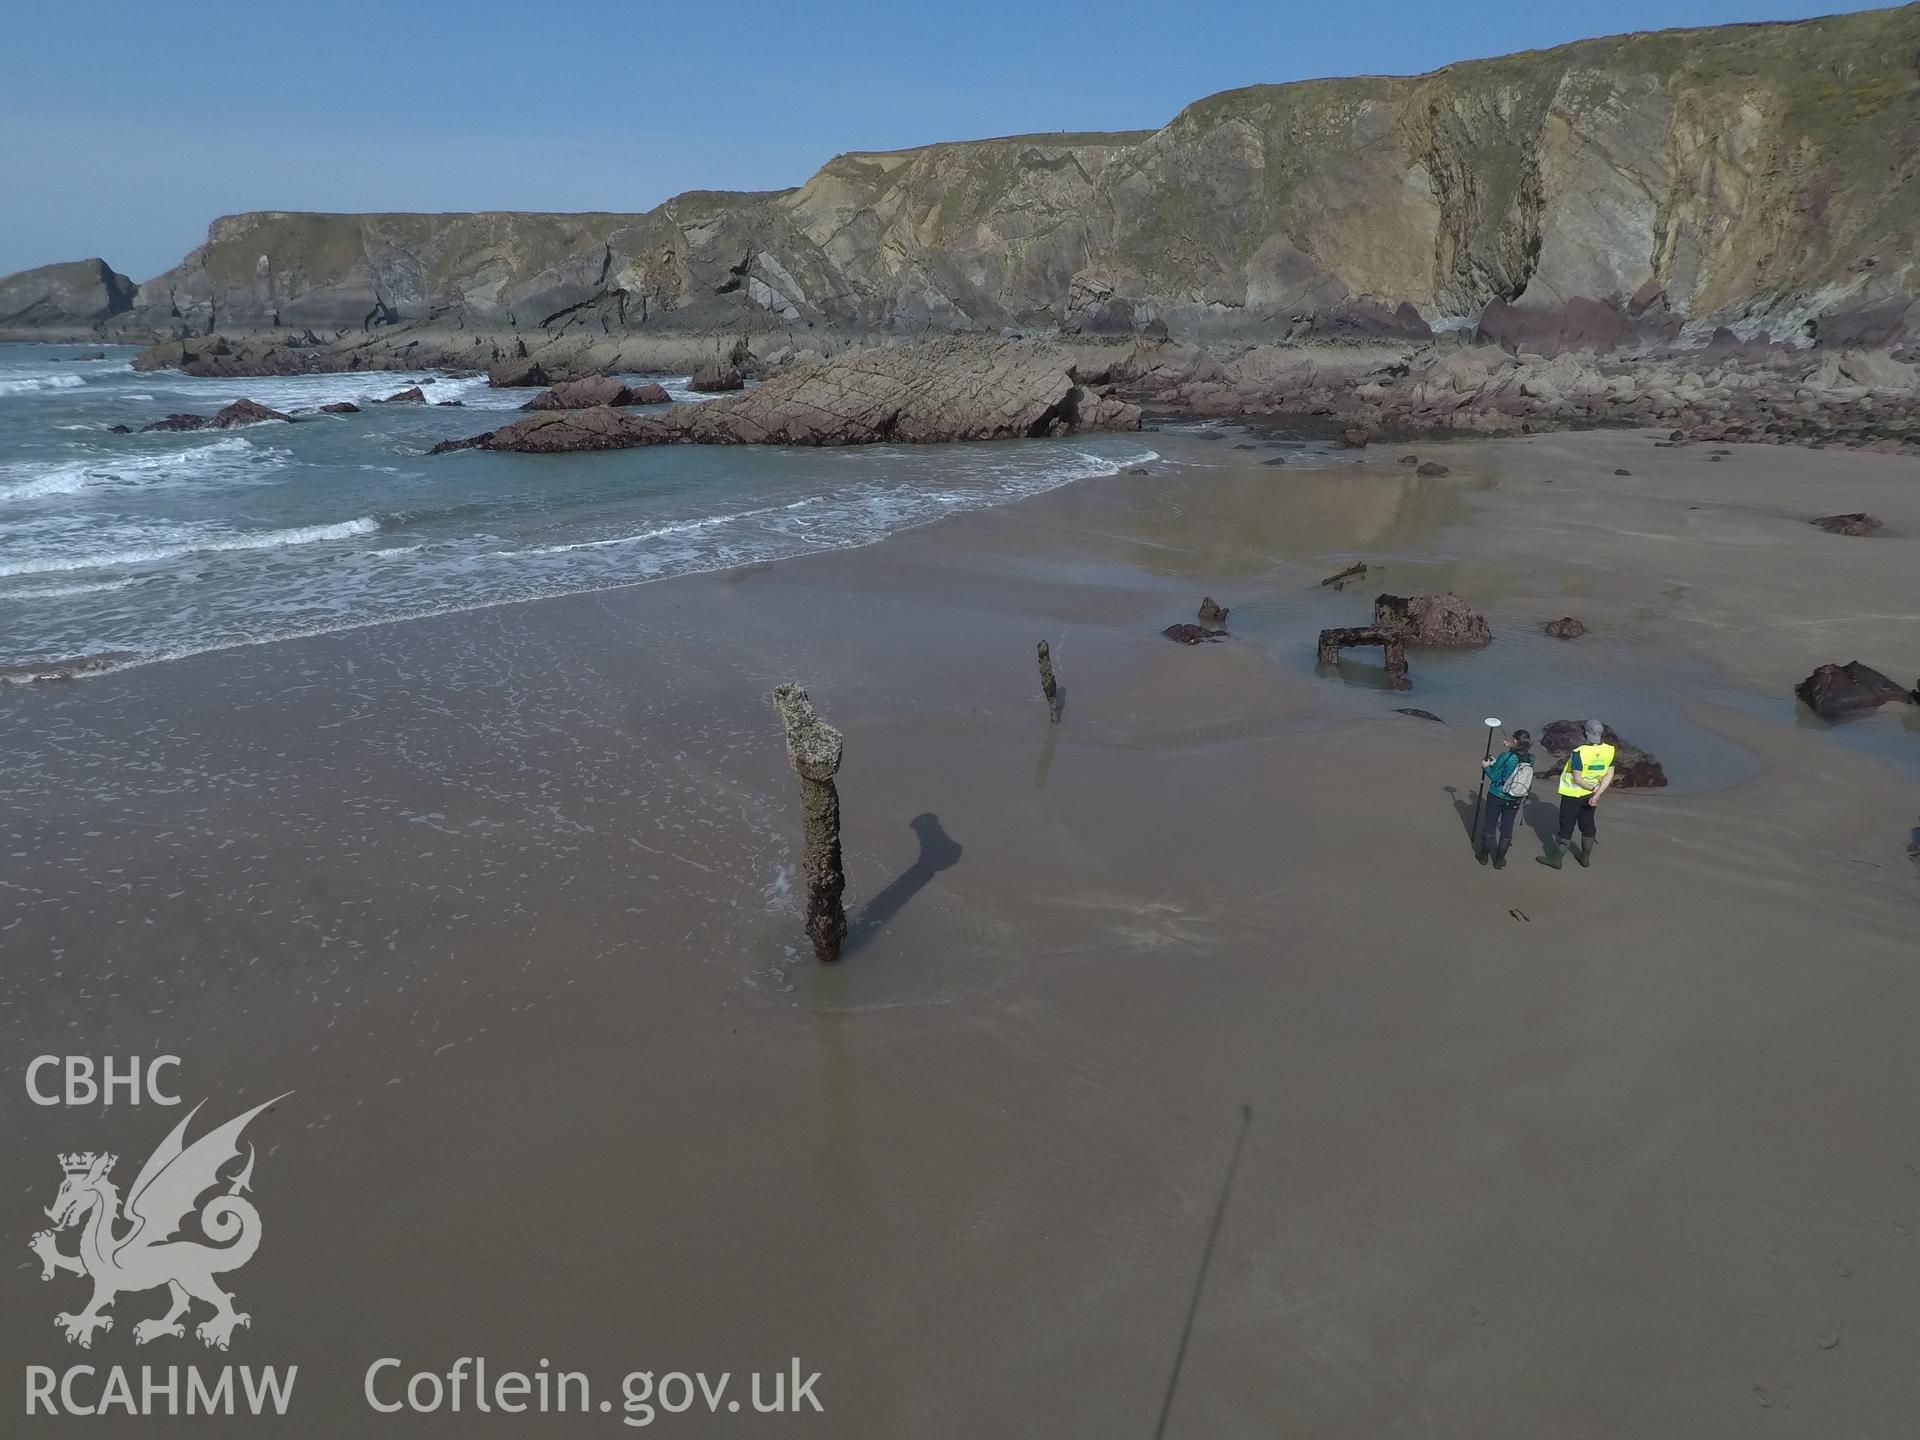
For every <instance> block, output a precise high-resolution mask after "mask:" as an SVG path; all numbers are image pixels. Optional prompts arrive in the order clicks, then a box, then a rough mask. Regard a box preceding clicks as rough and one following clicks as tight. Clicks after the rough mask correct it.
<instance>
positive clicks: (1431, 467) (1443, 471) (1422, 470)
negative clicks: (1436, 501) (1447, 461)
mask: <svg viewBox="0 0 1920 1440" xmlns="http://www.w3.org/2000/svg"><path fill="white" fill-rule="evenodd" d="M1413 473H1414V474H1416V475H1424V476H1426V477H1427V478H1428V479H1429V480H1437V479H1438V478H1439V477H1440V476H1442V475H1451V474H1452V473H1453V472H1452V471H1451V470H1449V469H1448V468H1447V467H1446V466H1444V465H1442V464H1441V463H1440V462H1439V461H1438V460H1429V461H1427V463H1426V464H1424V465H1422V466H1420V467H1419V468H1418V469H1417V470H1415V471H1414V472H1413Z"/></svg>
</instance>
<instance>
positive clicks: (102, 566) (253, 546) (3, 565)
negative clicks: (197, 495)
mask: <svg viewBox="0 0 1920 1440" xmlns="http://www.w3.org/2000/svg"><path fill="white" fill-rule="evenodd" d="M379 528H380V522H379V521H377V520H375V519H374V518H373V517H372V516H371V515H362V516H361V517H360V518H359V519H357V520H343V521H341V522H340V523H339V524H337V525H296V526H293V527H291V528H289V529H286V530H261V531H257V532H254V533H252V534H240V535H205V536H200V537H197V538H195V539H192V540H188V541H183V542H181V543H179V544H174V545H143V546H139V547H136V548H134V549H129V550H103V551H97V552H93V553H90V554H83V555H66V556H48V557H45V558H42V559H33V560H18V561H10V562H0V575H7V576H11V575H52V574H56V573H61V572H65V571H69V570H112V569H117V568H118V567H120V566H123V565H151V564H155V563H157V562H159V561H163V560H178V559H181V558H182V557H184V556H187V555H205V554H210V553H213V552H216V551H222V550H283V549H287V548H289V547H291V546H295V545H317V544H321V543H323V542H325V541H328V540H349V539H351V538H353V537H354V536H355V535H371V534H372V533H373V532H374V531H376V530H378V529H379Z"/></svg>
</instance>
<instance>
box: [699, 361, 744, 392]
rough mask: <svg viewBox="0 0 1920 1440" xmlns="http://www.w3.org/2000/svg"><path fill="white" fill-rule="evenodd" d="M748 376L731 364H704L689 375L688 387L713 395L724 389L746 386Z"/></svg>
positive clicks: (736, 388) (737, 388)
mask: <svg viewBox="0 0 1920 1440" xmlns="http://www.w3.org/2000/svg"><path fill="white" fill-rule="evenodd" d="M746 383H747V377H746V376H745V375H742V374H741V373H740V372H739V371H738V370H737V369H735V368H734V367H733V366H731V365H723V364H714V365H702V366H701V367H700V368H699V369H697V370H695V371H694V372H693V374H691V375H689V376H688V377H687V388H688V389H689V390H697V391H699V392H700V393H701V394H703V395H712V394H716V393H718V392H720V391H724V390H739V389H742V388H744V387H745V385H746Z"/></svg>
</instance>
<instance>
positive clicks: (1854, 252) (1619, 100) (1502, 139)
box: [116, 5, 1920, 349]
mask: <svg viewBox="0 0 1920 1440" xmlns="http://www.w3.org/2000/svg"><path fill="white" fill-rule="evenodd" d="M1917 251H1920V5H1908V6H1904V7H1901V8H1899V9H1892V10H1880V11H1870V12H1865V13H1861V14H1855V15H1846V16H1837V17H1832V18H1827V19H1821V20H1813V21H1805V22H1800V23H1795V24H1769V25H1746V26H1726V27H1719V28H1714V29H1706V30H1691V31H1666V32H1658V33H1652V34H1640V35H1629V36H1622V37H1617V38H1610V39H1602V40H1594V41H1585V42H1581V43H1578V44H1573V45H1567V46H1562V47H1560V48H1558V49H1554V50H1547V51H1539V52H1533V53H1528V54H1522V55H1514V56H1508V57H1505V58H1502V59H1497V60H1488V61H1479V62H1473V63H1468V64H1461V65H1455V66H1449V67H1448V68H1446V69H1444V70H1439V71H1436V72H1434V73H1432V74H1430V75H1423V76H1417V77H1411V78H1386V77H1375V78H1364V79H1353V80H1322V81H1308V82H1303V83H1298V84H1290V85H1273V86H1256V87H1253V88H1250V89H1245V90H1235V91H1229V92H1227V93H1224V94H1221V95H1216V96H1213V97H1211V98H1209V99H1206V100H1202V101H1200V102H1198V103H1196V104H1194V105H1192V106H1189V107H1188V108H1187V109H1186V110H1184V111H1182V112H1181V113H1180V114H1179V115H1177V116H1175V117H1174V119H1173V120H1172V121H1171V122H1169V123H1168V124H1167V125H1166V126H1164V127H1163V128H1161V129H1159V130H1157V131H1153V132H1150V133H1149V132H1143V133H1131V134H1092V135H1064V134H1056V135H1038V136H1024V137H1016V138H1010V139H999V140H985V141H973V142H966V143H958V144H946V145H933V146H928V147H925V148H923V149H918V150H907V151H897V152H890V153H884V154H851V155H843V156H840V157H839V158H837V159H835V160H833V161H831V162H830V163H828V164H827V165H826V166H825V167H824V168H822V169H821V170H820V171H819V172H818V173H817V174H816V175H814V176H813V177H812V178H811V179H810V180H808V181H807V183H806V184H804V185H802V186H800V187H799V188H798V189H795V190H788V191H779V192H771V193H763V194H722V193H709V192H696V193H691V194H687V195H681V196H678V197H676V198H674V199H673V200H671V201H668V202H667V203H666V204H664V205H662V206H660V207H659V208H657V209H655V210H652V211H649V212H647V213H645V214H642V215H614V214H605V215H524V214H470V215H304V214H288V213H278V212H276V213H263V214H252V215H239V216H232V217H228V218H226V219H222V220H219V221H216V222H215V223H214V225H213V227H212V229H211V230H210V232H209V234H208V237H207V243H206V244H205V245H203V246H201V247H200V248H199V249H198V250H196V251H194V252H193V253H192V254H191V255H189V256H188V257H187V258H186V260H184V261H183V262H182V263H181V264H180V265H179V266H178V267H176V268H175V269H173V270H171V271H168V272H167V273H166V274H164V275H161V276H158V277H156V278H155V279H153V280H151V281H148V282H147V283H146V284H144V285H142V286H141V287H140V289H139V293H138V295H137V296H136V297H135V300H134V304H133V306H132V308H131V310H130V311H129V312H128V313H127V314H126V315H125V316H123V317H121V318H120V319H119V320H118V321H116V324H118V325H120V326H122V327H124V328H127V329H128V330H130V331H133V330H139V329H158V330H169V329H170V330H173V331H175V332H176V333H180V332H185V331H189V330H198V331H205V330H209V329H216V328H217V329H220V330H236V329H256V328H265V327H275V326H278V327H291V328H295V329H313V330H316V331H330V332H332V331H339V330H341V329H343V328H344V329H354V330H360V329H365V328H379V327H386V326H391V325H409V326H412V325H420V326H426V327H432V328H441V327H445V328H472V329H490V330H496V331H497V330H501V329H507V330H514V329H518V330H522V331H528V330H545V331H548V332H567V331H591V332H596V333H609V334H610V333H614V332H634V331H643V332H645V331H657V332H676V331H677V332H707V331H718V330H726V329H733V330H740V329H746V330H752V331H765V330H786V331H791V332H802V333H804V332H812V333H813V334H815V335H818V334H819V333H821V332H842V333H847V334H874V333H893V334H903V333H905V334H913V333H920V332H923V331H926V330H929V329H938V330H947V329H952V330H966V329H982V330H1004V329H1013V330H1020V331H1031V330H1051V329H1059V330H1062V331H1066V332H1079V333H1085V334H1103V333H1104V334H1115V333H1128V332H1132V333H1142V334H1150V335H1159V334H1162V333H1165V334H1169V335H1171V336H1173V337H1174V338H1176V339H1181V338H1185V339H1192V340H1199V341H1215V340H1226V341H1238V340H1276V339H1287V338H1293V339H1299V338H1302V337H1304V336H1307V335H1320V336H1325V335H1339V334H1368V335H1376V336H1388V337H1405V338H1418V337H1421V336H1424V335H1425V334H1427V333H1428V331H1429V328H1430V327H1438V328H1445V327H1449V326H1458V327H1463V328H1467V329H1469V330H1472V329H1475V328H1478V329H1479V330H1481V332H1482V333H1483V334H1484V335H1486V336H1487V337H1488V338H1493V339H1499V340H1503V341H1506V342H1508V343H1510V344H1511V345H1512V346H1514V347H1516V348H1521V349H1527V348H1539V347H1541V346H1543V345H1546V344H1547V343H1548V342H1553V341H1558V342H1563V343H1573V344H1580V343H1589V344H1591V343H1598V344H1601V345H1603V346H1604V345H1611V344H1616V343H1621V342H1632V341H1635V340H1667V339H1671V338H1673V337H1674V336H1675V335H1676V334H1677V333H1679V331H1680V330H1681V329H1682V327H1683V326H1685V325H1687V324H1690V323H1691V324H1694V325H1698V326H1702V327H1708V326H1712V325H1728V326H1731V327H1732V328H1733V329H1735V330H1736V331H1737V332H1738V333H1740V334H1741V335H1743V336H1747V335H1752V334H1754V333H1757V332H1762V331H1764V332H1766V333H1768V334H1771V335H1772V336H1774V337H1775V338H1779V339H1791V340H1793V341H1796V342H1798V343H1806V342H1807V341H1808V340H1819V341H1838V342H1842V343H1849V344H1853V343H1866V344H1876V345H1879V344H1896V345H1897V344H1899V343H1902V342H1911V341H1912V340H1914V339H1916V338H1920V305H1916V303H1915V296H1916V294H1917V293H1920V254H1917V253H1916V252H1917ZM804 343H805V341H804V340H802V339H800V338H799V336H798V335H796V338H795V346H796V348H798V347H799V346H800V345H802V344H804Z"/></svg>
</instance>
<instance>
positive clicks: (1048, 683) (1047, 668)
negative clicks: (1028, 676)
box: [1040, 640, 1060, 722]
mask: <svg viewBox="0 0 1920 1440" xmlns="http://www.w3.org/2000/svg"><path fill="white" fill-rule="evenodd" d="M1040 693H1041V694H1042V695H1044V696H1045V697H1046V700H1047V719H1049V720H1052V721H1056V722H1057V721H1058V720H1059V719H1060V686H1059V684H1058V683H1057V682H1056V681H1055V680H1054V678H1053V651H1052V650H1050V649H1048V648H1047V642H1046V641H1044V640H1042V641H1041V642H1040Z"/></svg>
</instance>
